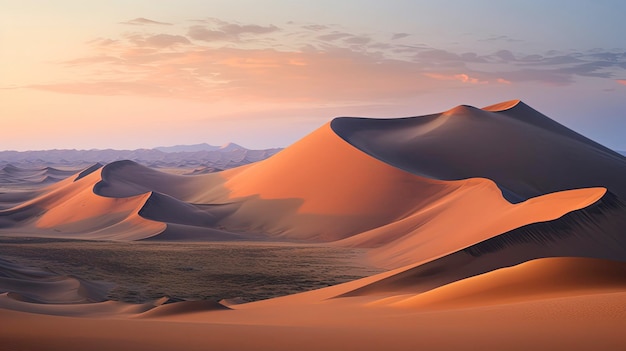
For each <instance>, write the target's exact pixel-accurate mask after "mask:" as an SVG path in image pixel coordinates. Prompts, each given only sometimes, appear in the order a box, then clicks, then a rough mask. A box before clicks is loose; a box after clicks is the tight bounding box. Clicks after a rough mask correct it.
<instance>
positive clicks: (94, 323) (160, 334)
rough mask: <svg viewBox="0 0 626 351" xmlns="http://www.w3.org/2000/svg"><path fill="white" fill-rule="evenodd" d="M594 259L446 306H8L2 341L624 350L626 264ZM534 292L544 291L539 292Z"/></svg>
mask: <svg viewBox="0 0 626 351" xmlns="http://www.w3.org/2000/svg"><path fill="white" fill-rule="evenodd" d="M584 260H585V259H548V260H547V261H544V262H541V261H540V262H534V263H532V264H526V265H522V266H520V267H513V268H510V269H509V270H513V272H495V273H499V274H504V275H511V276H515V275H516V274H513V273H516V272H515V271H516V270H520V271H522V272H523V273H525V274H528V275H532V274H533V273H537V272H541V271H543V270H544V268H548V270H547V271H548V273H547V274H545V276H543V277H539V283H534V282H533V278H532V277H530V276H526V279H522V281H520V283H522V286H526V289H522V290H518V291H516V292H514V293H509V294H506V293H505V294H503V295H501V297H503V299H500V300H499V299H497V296H498V294H495V296H494V294H491V295H490V296H485V297H482V298H481V296H480V295H479V296H476V298H474V299H471V301H470V302H469V303H468V301H467V300H466V301H465V302H463V303H462V304H461V306H458V305H457V306H451V305H446V304H441V302H442V301H445V302H454V301H455V299H454V296H450V291H444V292H441V293H437V292H436V291H434V292H431V293H430V296H427V297H426V298H429V299H432V298H433V295H434V296H436V297H438V298H439V299H440V304H438V305H431V306H428V305H424V306H422V307H420V306H418V304H417V302H419V301H417V302H416V301H411V300H415V299H417V300H419V297H420V296H419V295H417V296H412V295H411V294H406V295H401V296H391V297H389V296H387V297H386V298H385V297H384V296H381V295H368V296H360V297H350V298H337V299H330V300H319V297H320V291H317V292H312V293H304V294H301V296H298V295H294V296H291V297H286V298H278V299H274V300H267V301H262V302H258V303H250V304H244V305H240V306H232V307H233V308H235V310H223V309H219V310H212V311H204V312H201V311H200V312H198V311H197V310H198V306H196V307H195V309H196V312H189V311H187V313H185V310H186V309H185V308H182V307H181V306H182V305H179V306H176V304H174V305H169V306H171V308H170V310H169V311H163V312H164V313H161V314H159V313H155V312H157V311H158V309H159V308H156V309H152V310H151V311H149V312H147V313H143V314H142V313H136V312H130V313H128V307H126V308H121V307H116V308H117V309H119V311H118V312H119V314H118V315H117V316H104V317H103V316H99V317H98V316H85V317H64V316H51V315H40V314H32V313H27V312H17V311H11V310H6V309H2V310H0V322H2V325H3V328H2V329H0V340H2V341H3V344H2V346H0V349H3V350H33V349H35V350H85V349H90V350H112V349H120V350H174V349H177V350H207V349H209V350H294V349H298V350H415V349H419V348H424V349H428V350H457V349H467V348H470V349H496V350H529V349H533V350H621V349H622V347H623V345H624V343H626V336H625V335H624V333H623V330H624V328H625V327H626V309H625V308H624V305H625V303H626V291H625V290H624V289H625V288H626V278H625V277H626V275H624V272H626V270H625V269H626V266H625V265H624V264H614V263H607V262H603V261H591V262H585V261H584ZM586 264H590V265H591V266H592V267H594V266H595V268H596V269H600V268H604V269H606V268H610V267H611V266H612V267H613V270H614V271H613V272H612V275H613V278H614V279H609V278H610V275H611V274H609V275H608V276H605V277H604V278H603V279H602V278H601V279H599V280H598V279H596V278H594V276H595V275H594V274H593V272H586V273H583V274H580V275H576V270H577V269H579V268H581V267H582V266H583V265H586ZM492 274H494V273H492ZM568 274H573V276H574V277H576V278H574V279H570V280H569V285H568V284H565V285H562V286H560V288H559V287H557V286H556V285H555V286H553V287H552V288H550V287H548V288H546V287H545V286H544V283H545V281H546V280H549V279H554V278H558V277H559V276H561V277H562V276H563V275H568ZM615 275H617V276H615ZM620 275H621V276H620ZM570 277H571V276H570ZM480 278H481V279H488V278H485V277H480ZM494 278H495V277H494ZM615 278H617V279H615ZM474 279H479V278H474ZM474 283H476V282H472V279H468V280H467V282H465V284H464V285H469V287H468V286H464V287H450V288H448V290H450V289H452V290H453V291H455V292H456V293H457V294H467V293H471V291H472V287H471V286H472V285H474ZM478 283H481V282H478ZM337 288H340V289H339V290H341V286H338V287H331V288H327V289H323V290H322V291H323V293H322V294H321V295H322V296H323V295H326V294H328V293H330V292H332V291H336V290H337ZM528 291H533V292H534V296H533V297H532V298H530V299H528V298H527V294H526V293H528ZM453 295H454V294H453ZM494 297H496V299H493V298H494ZM294 298H295V299H294ZM407 299H408V302H407ZM396 300H400V301H404V303H398V302H397V301H396ZM392 301H396V302H392ZM457 302H458V301H457ZM167 306H168V305H165V306H163V307H167ZM204 307H205V308H209V309H211V308H214V306H213V307H211V306H204ZM125 309H126V311H127V314H125V315H124V314H123V311H124V310H125Z"/></svg>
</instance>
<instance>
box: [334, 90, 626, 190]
mask: <svg viewBox="0 0 626 351" xmlns="http://www.w3.org/2000/svg"><path fill="white" fill-rule="evenodd" d="M331 126H332V128H333V130H334V131H335V132H336V133H337V134H338V135H339V136H341V137H342V138H343V139H344V140H346V141H348V142H349V143H350V144H352V145H354V146H355V147H357V148H359V149H360V150H362V151H363V152H365V153H367V154H369V155H372V156H373V157H376V158H377V159H379V160H383V161H385V162H387V163H389V164H391V165H394V166H396V167H398V168H401V169H404V170H406V171H408V172H411V173H414V174H419V175H424V176H427V177H431V178H436V179H443V180H453V179H466V178H472V177H484V178H489V179H491V180H493V181H494V182H495V183H496V184H498V186H499V187H500V188H501V189H502V191H503V192H504V195H505V197H507V199H509V200H511V201H519V200H522V199H527V198H529V197H534V196H538V195H542V194H547V193H551V192H555V191H560V190H567V189H576V188H583V187H594V186H603V187H606V188H608V189H609V190H610V191H611V192H613V193H615V194H617V195H618V196H620V197H622V198H624V197H626V185H625V182H624V180H623V179H624V174H626V159H625V158H624V157H623V156H621V155H620V154H618V153H616V152H614V151H612V150H610V149H608V148H605V147H603V146H601V145H599V144H597V143H595V142H593V141H591V140H589V139H587V138H585V137H583V136H581V135H579V134H577V133H575V132H573V131H571V130H570V129H567V128H565V127H564V126H562V125H560V124H558V123H557V122H555V121H553V120H551V119H549V118H548V117H546V116H544V115H542V114H541V113H539V112H537V111H535V110H533V109H532V108H530V107H529V106H527V105H526V104H524V103H523V102H521V101H510V102H506V103H502V104H498V105H493V106H489V107H486V108H485V109H477V108H474V107H471V106H458V107H455V108H453V109H451V110H449V111H446V112H443V113H440V114H434V115H429V116H424V117H412V118H401V119H359V118H337V119H335V120H333V122H332V124H331Z"/></svg>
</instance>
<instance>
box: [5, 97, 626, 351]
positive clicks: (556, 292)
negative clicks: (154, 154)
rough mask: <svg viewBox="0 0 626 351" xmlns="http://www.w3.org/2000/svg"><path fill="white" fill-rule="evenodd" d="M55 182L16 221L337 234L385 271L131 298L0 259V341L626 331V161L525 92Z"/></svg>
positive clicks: (169, 233)
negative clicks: (214, 169)
mask: <svg viewBox="0 0 626 351" xmlns="http://www.w3.org/2000/svg"><path fill="white" fill-rule="evenodd" d="M5 172H13V173H15V172H16V170H14V169H13V170H12V169H7V170H5ZM63 175H65V176H67V175H66V174H63ZM60 178H62V177H59V179H60ZM46 179H47V178H46V176H45V174H44V173H41V174H38V175H33V176H32V177H29V180H28V181H29V182H30V183H28V186H29V187H26V188H22V189H21V190H20V191H10V192H5V193H0V205H1V207H0V235H6V236H14V237H15V236H18V237H19V236H21V237H49V238H72V239H90V240H116V241H132V240H163V241H215V240H234V241H245V240H255V241H282V242H292V243H298V244H302V243H306V244H312V245H319V244H324V245H336V246H344V247H355V248H365V249H368V252H369V254H368V259H369V261H370V262H371V263H372V264H374V265H376V266H378V267H383V268H385V269H386V271H385V272H383V273H380V274H376V275H373V276H370V277H366V278H363V279H359V280H356V281H352V282H348V283H344V284H340V285H336V286H332V287H328V288H324V289H319V290H314V291H310V292H305V293H301V294H295V295H289V296H285V297H279V298H274V299H269V300H262V301H257V302H251V303H243V304H236V303H232V302H231V301H222V302H221V303H218V302H211V301H184V302H176V303H171V304H166V303H165V302H166V301H167V298H163V299H159V300H155V301H151V302H147V303H143V304H130V303H124V302H119V301H106V300H103V296H106V290H107V287H106V284H104V283H94V282H88V281H83V280H81V279H78V278H76V277H69V276H60V275H55V274H53V273H50V272H46V271H45V270H41V269H39V268H37V267H34V268H29V267H22V266H18V265H15V264H14V263H11V262H7V261H0V292H2V295H0V321H2V324H3V328H2V329H0V340H2V344H1V345H0V349H2V348H4V349H7V350H22V349H45V350H79V349H81V350H82V349H86V348H88V349H95V350H100V349H101V350H110V349H113V348H117V349H129V350H171V349H186V350H196V349H197V350H206V349H217V350H293V349H301V350H319V349H328V350H352V349H353V350H383V349H390V350H409V349H410V350H414V349H418V348H424V349H428V350H451V349H461V348H468V347H470V348H475V349H506V350H527V349H545V350H555V349H566V350H588V349H602V350H620V349H621V348H622V347H623V345H624V344H625V343H626V336H624V334H623V329H624V327H626V308H624V306H626V236H625V235H624V231H625V230H626V204H625V202H624V201H626V181H625V180H626V158H624V157H623V156H621V155H620V154H618V153H615V152H613V151H611V150H609V149H607V148H605V147H603V146H601V145H599V144H597V143H595V142H593V141H591V140H589V139H587V138H585V137H584V136H582V135H580V134H577V133H575V132H573V131H571V130H569V129H567V128H566V127H564V126H562V125H560V124H558V123H556V122H555V121H553V120H551V119H549V118H548V117H546V116H544V115H542V114H541V113H539V112H537V111H535V110H533V109H532V108H531V107H529V106H527V105H526V104H524V103H523V102H521V101H517V100H515V101H509V102H504V103H501V104H496V105H492V106H488V107H485V108H483V109H478V108H475V107H471V106H465V105H462V106H458V107H455V108H453V109H451V110H448V111H446V112H442V113H438V114H433V115H427V116H420V117H408V118H399V119H366V118H345V117H344V118H337V119H334V120H333V121H332V122H330V123H328V124H326V125H323V126H322V127H320V128H319V129H318V130H316V131H314V132H313V133H311V134H310V135H308V136H306V137H305V138H303V139H301V140H300V141H298V142H296V143H295V144H293V145H292V146H290V147H288V148H286V149H284V150H282V151H280V152H279V153H277V154H275V155H274V156H272V157H270V158H268V159H265V160H263V161H259V162H256V163H253V164H249V165H245V166H241V167H237V168H233V169H229V170H226V171H222V172H218V173H210V174H200V175H193V176H181V175H175V174H169V173H163V172H159V171H157V170H154V169H150V168H148V167H145V166H142V165H140V164H137V163H135V162H132V161H118V162H113V163H110V164H107V165H104V166H102V165H100V164H96V165H94V166H92V167H89V168H86V169H85V170H83V171H81V172H79V173H76V174H74V175H71V176H68V177H67V178H65V179H63V180H60V181H58V179H53V180H46ZM39 183H40V184H39ZM37 184H39V185H38V186H36V185H37ZM157 274H158V273H157Z"/></svg>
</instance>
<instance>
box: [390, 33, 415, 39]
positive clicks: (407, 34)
mask: <svg viewBox="0 0 626 351" xmlns="http://www.w3.org/2000/svg"><path fill="white" fill-rule="evenodd" d="M409 36H411V34H409V33H393V34H392V35H391V40H397V39H402V38H406V37H409Z"/></svg>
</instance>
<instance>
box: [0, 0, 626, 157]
mask: <svg viewBox="0 0 626 351" xmlns="http://www.w3.org/2000/svg"><path fill="white" fill-rule="evenodd" d="M451 3H452V4H456V5H454V6H452V7H450V6H448V7H445V6H443V7H442V6H441V5H432V4H429V5H426V4H425V3H422V2H419V1H417V2H410V1H398V3H397V4H396V5H394V6H392V5H391V4H390V5H389V6H386V7H381V6H380V4H379V3H378V2H374V1H363V2H357V1H346V2H345V3H342V4H341V5H337V6H335V7H332V6H330V3H328V4H327V3H326V2H324V1H322V2H316V4H307V5H302V4H301V6H300V7H297V6H294V5H293V2H291V3H289V2H284V1H283V2H281V1H269V2H267V3H264V4H265V6H261V5H260V4H259V3H258V2H251V1H234V2H233V1H230V2H227V1H211V2H202V1H180V2H176V6H174V5H173V4H174V2H171V4H170V3H168V2H160V3H158V4H154V3H153V2H148V1H133V2H130V4H129V2H122V1H110V2H106V3H103V4H98V5H96V4H94V3H92V2H83V1H70V0H65V1H59V2H55V3H54V4H42V3H41V2H36V1H27V0H25V1H20V2H7V1H2V5H3V6H2V8H3V11H2V13H1V14H0V29H1V32H0V33H1V35H2V36H1V37H0V39H1V40H2V41H1V43H2V52H1V53H0V64H1V66H0V67H1V71H0V74H1V76H2V80H0V99H1V101H2V104H1V105H0V116H1V118H2V125H3V129H4V130H5V136H4V137H3V140H2V144H1V145H0V149H2V150H6V149H16V150H27V149H46V148H139V147H154V146H159V145H172V144H184V143H188V144H191V143H201V142H208V143H210V144H222V143H226V142H228V141H234V142H237V143H240V144H242V145H244V146H247V147H251V148H261V147H276V146H286V145H288V144H290V143H291V142H293V141H295V140H297V139H299V138H300V137H302V136H303V135H305V134H307V133H308V132H310V131H312V130H313V129H315V128H317V127H318V126H320V125H321V124H323V123H324V122H326V121H327V120H329V119H331V118H333V117H335V116H339V115H353V116H375V117H394V116H406V115H420V114H428V113H434V112H439V111H442V110H446V109H448V108H451V107H453V106H455V105H459V104H470V105H474V106H478V107H481V106H484V105H489V104H492V103H496V102H499V101H502V100H509V99H515V98H517V99H522V100H524V101H525V102H526V103H528V104H530V105H531V106H533V107H535V108H537V109H539V110H540V111H542V112H544V113H546V114H548V115H549V116H551V117H553V118H555V119H557V120H558V121H560V122H561V123H564V124H566V125H568V126H570V127H572V128H574V129H575V130H577V131H579V132H581V133H583V134H587V135H588V136H590V137H592V138H594V139H596V140H598V141H600V142H601V143H604V144H606V145H607V146H609V147H614V148H618V149H620V148H621V149H626V141H624V138H623V137H622V133H618V132H617V131H619V130H620V128H621V130H624V129H626V122H625V120H626V116H624V115H623V112H622V111H624V110H625V109H624V107H626V102H625V101H626V99H624V96H625V94H626V84H624V78H626V73H625V72H624V67H626V54H625V53H624V52H625V51H626V50H625V49H624V47H621V48H620V47H619V44H621V43H618V38H619V37H618V36H615V33H614V32H615V30H617V29H618V28H620V27H624V25H623V23H622V22H623V21H621V20H620V21H619V23H617V22H618V17H611V16H614V15H612V14H613V13H614V12H615V11H610V9H603V8H602V6H600V7H599V8H598V9H595V8H593V7H592V8H591V10H589V9H588V10H587V11H592V12H593V11H605V12H606V16H605V17H604V21H605V22H607V21H608V22H611V21H612V18H615V21H616V22H615V27H610V26H608V25H606V26H602V27H601V28H595V29H594V30H595V32H594V31H587V32H584V33H583V32H581V34H580V35H579V36H578V40H577V41H574V40H573V39H572V36H574V37H577V36H576V33H573V32H572V31H573V30H577V29H576V28H583V27H584V26H581V25H580V24H581V23H582V24H584V21H585V18H586V17H585V11H583V10H582V9H581V8H578V7H577V6H575V5H572V6H570V8H571V9H572V13H573V15H572V16H570V18H566V19H565V20H559V21H560V22H559V21H557V20H553V21H552V23H548V20H549V19H551V14H550V11H549V10H550V9H551V8H550V7H549V6H552V5H546V9H544V10H547V14H545V15H544V16H539V17H537V18H535V19H534V21H526V22H528V23H524V22H521V21H520V20H519V19H517V18H518V17H519V16H521V15H523V14H524V11H531V10H533V8H532V6H536V5H523V4H522V3H521V2H520V3H517V2H511V4H509V7H508V8H507V7H503V6H500V7H498V6H489V3H488V2H484V1H477V2H476V3H474V5H473V6H474V7H469V8H468V7H467V6H468V5H467V2H455V1H452V2H451ZM165 4H168V5H167V6H166V5H165ZM289 4H291V5H289ZM270 5H272V6H270ZM448 5H451V4H448ZM455 7H456V8H457V9H458V11H454V8H455ZM242 8H246V9H247V10H246V11H243V10H242ZM451 9H452V10H451ZM487 9H489V10H488V11H492V12H493V13H485V11H487ZM513 9H516V10H517V12H516V13H515V16H512V15H511V14H510V11H511V10H513ZM544 12H545V11H544ZM407 13H412V14H413V15H411V16H409V15H408V14H407ZM529 13H531V12H529ZM444 14H447V15H446V16H447V17H443V15H444ZM461 15H462V16H461ZM494 16H495V17H494ZM473 17H475V18H474V19H472V18H473ZM486 17H488V18H491V22H492V23H490V24H491V25H489V26H487V25H485V23H489V22H485V18H486ZM451 18H452V19H455V21H451V22H447V21H448V20H450V19H451ZM494 18H496V19H497V20H494ZM498 18H499V19H498ZM581 21H583V22H581ZM530 22H532V23H533V25H532V26H531V25H530ZM576 23H578V24H577V25H576V26H575V25H574V24H576ZM609 27H610V28H612V29H611V32H609V31H608V29H607V28H609ZM542 28H552V30H551V31H550V32H549V33H548V32H544V33H547V34H541V33H539V32H537V31H538V30H540V29H542ZM584 28H586V27H584ZM603 28H604V29H603ZM603 30H604V31H605V32H603ZM559 34H560V35H559ZM598 38H602V40H599V39H598ZM598 44H604V45H605V47H604V48H598V47H596V46H592V45H598ZM598 116H600V117H598ZM602 116H605V117H602ZM6 131H8V132H6Z"/></svg>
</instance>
